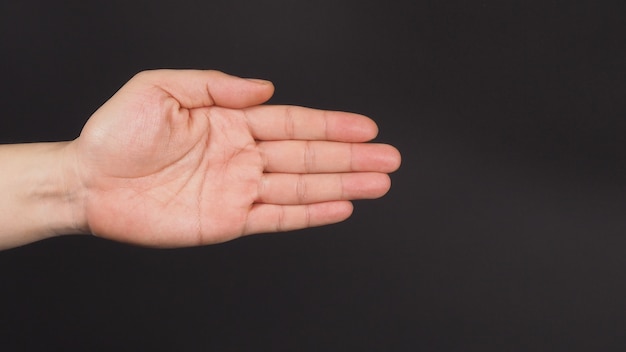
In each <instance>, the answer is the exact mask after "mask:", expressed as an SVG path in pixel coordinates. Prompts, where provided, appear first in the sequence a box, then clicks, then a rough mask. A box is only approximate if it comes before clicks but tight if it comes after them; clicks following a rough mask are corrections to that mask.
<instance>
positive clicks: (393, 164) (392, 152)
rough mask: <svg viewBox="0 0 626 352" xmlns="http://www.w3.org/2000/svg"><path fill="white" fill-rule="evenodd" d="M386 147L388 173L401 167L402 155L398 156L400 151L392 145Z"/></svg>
mask: <svg viewBox="0 0 626 352" xmlns="http://www.w3.org/2000/svg"><path fill="white" fill-rule="evenodd" d="M387 147H388V148H389V151H388V152H387V153H388V154H389V156H388V163H389V170H390V171H389V172H394V171H396V170H398V169H399V168H400V166H401V165H402V154H400V151H399V150H398V148H396V147H394V146H392V145H387Z"/></svg>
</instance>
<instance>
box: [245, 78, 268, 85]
mask: <svg viewBox="0 0 626 352" xmlns="http://www.w3.org/2000/svg"><path fill="white" fill-rule="evenodd" d="M246 80H248V81H250V82H254V83H258V84H272V82H270V81H267V80H264V79H258V78H246Z"/></svg>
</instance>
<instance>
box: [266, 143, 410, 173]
mask: <svg viewBox="0 0 626 352" xmlns="http://www.w3.org/2000/svg"><path fill="white" fill-rule="evenodd" d="M258 147H259V150H260V151H261V155H262V156H263V160H264V163H265V165H264V166H265V171H266V172H284V173H335V172H368V171H371V172H385V173H388V172H393V171H395V170H396V169H397V168H398V167H399V166H400V153H399V152H398V150H397V149H396V148H394V147H392V146H390V145H387V144H376V143H340V142H321V141H274V142H259V144H258Z"/></svg>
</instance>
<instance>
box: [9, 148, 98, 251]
mask: <svg viewBox="0 0 626 352" xmlns="http://www.w3.org/2000/svg"><path fill="white" fill-rule="evenodd" d="M74 155H75V152H74V146H73V144H72V142H56V143H30V144H17V145H6V146H1V147H0V165H2V168H3V175H0V190H1V191H2V193H4V194H5V197H3V199H2V200H0V211H1V212H2V213H1V214H0V225H2V228H1V229H0V249H1V248H10V247H15V246H19V245H23V244H26V243H30V242H34V241H37V240H42V239H45V238H50V237H55V236H58V235H62V234H78V233H85V232H87V226H86V221H85V220H84V219H85V216H84V205H83V204H84V193H85V192H84V191H83V187H82V185H81V182H80V178H79V177H78V173H77V172H76V163H75V157H74Z"/></svg>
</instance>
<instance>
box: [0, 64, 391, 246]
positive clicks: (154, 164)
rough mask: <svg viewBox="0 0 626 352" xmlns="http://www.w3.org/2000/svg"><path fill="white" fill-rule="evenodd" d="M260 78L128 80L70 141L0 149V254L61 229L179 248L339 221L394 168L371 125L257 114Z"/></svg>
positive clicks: (267, 109) (380, 190) (336, 116)
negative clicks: (353, 202)
mask: <svg viewBox="0 0 626 352" xmlns="http://www.w3.org/2000/svg"><path fill="white" fill-rule="evenodd" d="M273 92H274V86H273V85H272V84H271V83H270V82H267V81H262V80H251V79H243V78H239V77H235V76H230V75H227V74H224V73H222V72H218V71H197V70H155V71H147V72H142V73H140V74H138V75H136V76H135V77H133V78H132V79H131V80H130V81H129V82H128V83H127V84H126V85H124V86H123V87H122V88H121V89H120V90H119V91H118V92H117V93H116V94H115V95H114V96H113V97H112V98H111V99H110V100H109V101H107V102H106V103H105V104H104V105H103V106H102V107H100V109H98V110H97V111H96V112H95V113H94V114H93V115H92V116H91V118H90V119H89V120H88V122H87V123H86V125H85V127H84V128H83V131H82V132H81V134H80V136H79V137H78V138H77V139H75V140H73V141H69V142H56V143H33V144H15V145H3V146H0V168H1V169H2V172H1V173H0V194H2V197H0V249H6V248H11V247H16V246H20V245H24V244H27V243H31V242H34V241H37V240H41V239H45V238H50V237H54V236H59V235H65V234H94V235H96V236H99V237H102V238H107V239H112V240H116V241H121V242H126V243H133V244H137V245H143V246H150V247H167V248H171V247H186V246H197V245H206V244H213V243H220V242H224V241H229V240H232V239H235V238H238V237H241V236H245V235H250V234H257V233H268V232H277V231H290V230H296V229H302V228H307V227H312V226H321V225H327V224H332V223H336V222H340V221H343V220H345V219H346V218H348V217H349V216H350V215H351V214H352V211H353V208H352V203H351V202H350V201H351V200H355V199H374V198H378V197H381V196H383V195H384V194H385V193H387V191H388V190H389V187H390V179H389V176H388V173H390V172H393V171H395V170H396V169H397V168H398V167H399V166H400V154H399V152H398V151H397V150H396V149H395V148H394V147H392V146H390V145H385V144H376V143H368V142H369V141H371V140H372V139H373V138H374V137H375V136H376V135H377V133H378V128H377V126H376V124H375V123H374V122H373V121H372V120H371V119H369V118H367V117H365V116H362V115H358V114H352V113H345V112H335V111H323V110H314V109H309V108H303V107H296V106H274V105H262V104H263V103H265V102H266V101H267V100H268V99H269V98H270V97H271V96H272V94H273Z"/></svg>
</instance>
